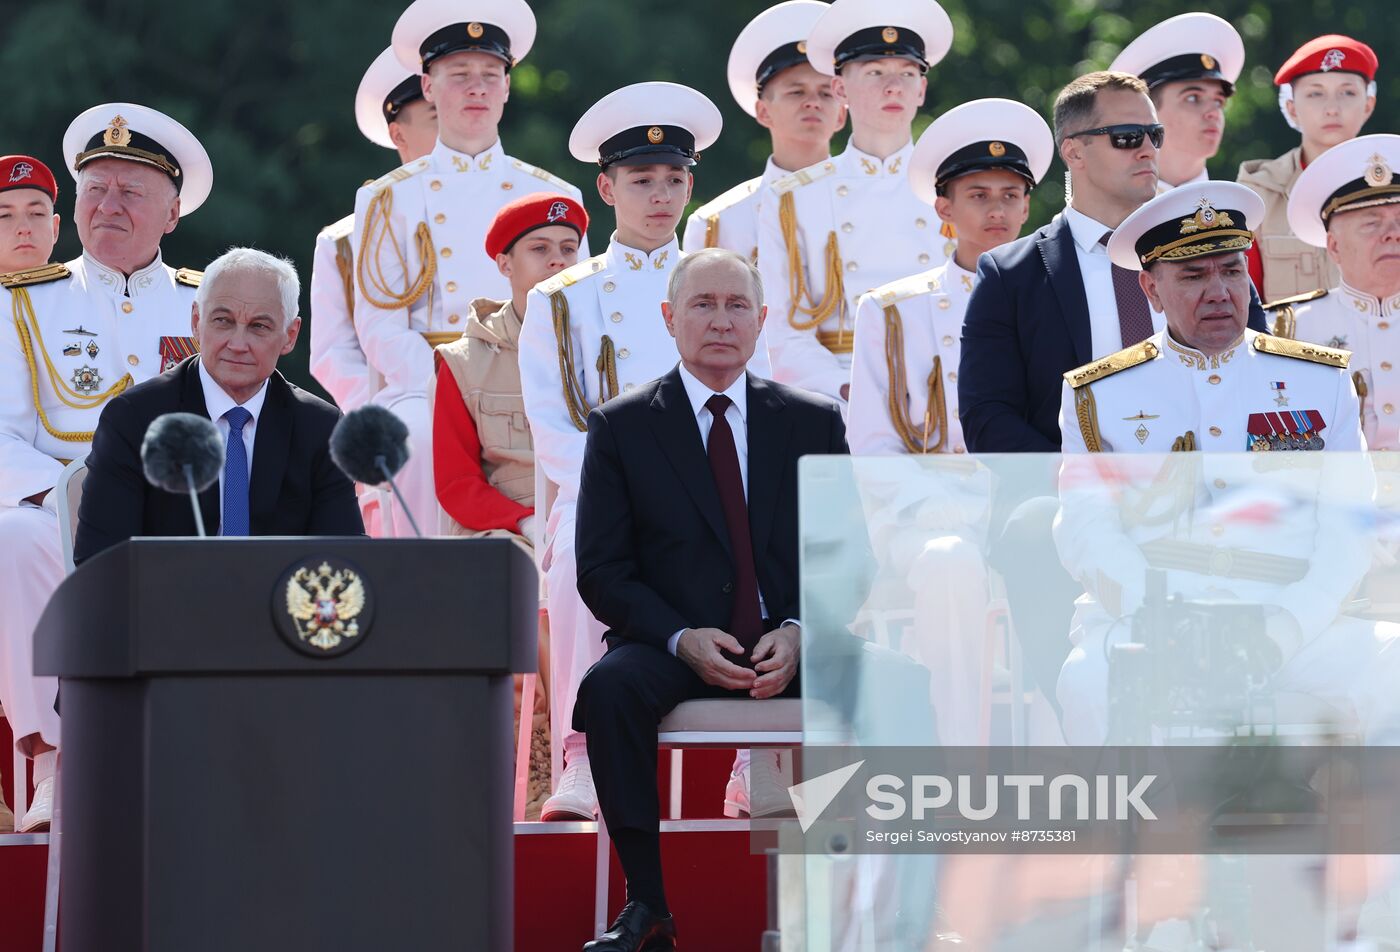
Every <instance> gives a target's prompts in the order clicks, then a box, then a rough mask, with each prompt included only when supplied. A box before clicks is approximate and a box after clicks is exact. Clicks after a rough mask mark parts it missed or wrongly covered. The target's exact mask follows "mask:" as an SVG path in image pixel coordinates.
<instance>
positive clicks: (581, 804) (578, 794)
mask: <svg viewBox="0 0 1400 952" xmlns="http://www.w3.org/2000/svg"><path fill="white" fill-rule="evenodd" d="M597 816H598V793H597V791H595V790H594V789H593V771H592V770H591V769H590V768H589V766H588V758H587V757H576V758H575V759H574V760H573V762H572V763H570V764H568V765H567V766H565V767H564V773H563V774H562V775H561V776H560V777H559V786H557V787H555V788H554V796H552V797H550V798H549V799H548V800H546V801H545V802H544V806H543V807H542V808H541V809H540V819H541V820H593V819H596V818H597Z"/></svg>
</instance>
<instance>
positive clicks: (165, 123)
mask: <svg viewBox="0 0 1400 952" xmlns="http://www.w3.org/2000/svg"><path fill="white" fill-rule="evenodd" d="M63 154H64V155H65V156H69V157H70V159H69V162H70V165H69V171H70V172H72V174H73V178H74V180H76V179H77V178H78V173H79V172H80V171H82V169H83V167H84V166H86V165H87V164H88V163H89V162H94V161H96V160H97V159H121V160H123V161H126V162H136V163H139V164H141V165H148V166H151V167H152V168H156V169H159V170H160V171H162V172H164V173H165V174H166V175H167V176H169V177H170V180H171V181H172V182H174V183H175V190H176V191H177V192H178V193H179V195H180V215H181V217H183V216H185V215H188V214H190V213H191V212H193V211H194V210H195V209H196V208H198V207H199V206H200V205H202V204H204V200H205V199H206V198H208V197H209V192H210V190H211V189H212V188H213V187H214V164H213V163H212V162H211V161H210V160H209V153H208V152H206V151H204V146H202V145H200V142H199V140H198V139H196V138H195V137H194V134H193V133H191V132H190V131H189V130H188V129H186V128H185V127H184V126H182V125H180V123H178V122H176V121H175V120H174V119H171V118H170V117H169V116H167V115H166V114H165V113H163V112H158V111H157V110H155V109H151V108H150V107H149V106H139V105H137V104H135V103H129V102H109V103H103V104H102V105H100V106H93V107H92V108H91V109H87V110H84V111H83V112H82V113H81V114H80V115H79V116H78V117H77V118H76V119H74V120H73V121H72V122H71V123H70V124H69V126H68V130H67V131H66V132H64V134H63Z"/></svg>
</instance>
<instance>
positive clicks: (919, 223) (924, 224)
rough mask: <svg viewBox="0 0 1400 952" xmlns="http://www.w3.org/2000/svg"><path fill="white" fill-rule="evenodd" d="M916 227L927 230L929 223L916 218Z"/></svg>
mask: <svg viewBox="0 0 1400 952" xmlns="http://www.w3.org/2000/svg"><path fill="white" fill-rule="evenodd" d="M914 227H915V228H927V227H928V222H926V221H925V220H924V219H922V218H916V219H914Z"/></svg>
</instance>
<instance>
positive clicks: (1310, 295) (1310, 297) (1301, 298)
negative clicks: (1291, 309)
mask: <svg viewBox="0 0 1400 952" xmlns="http://www.w3.org/2000/svg"><path fill="white" fill-rule="evenodd" d="M1326 296H1327V289H1326V288H1318V289H1317V290H1316V291H1308V292H1307V293H1306V294H1295V295H1293V296H1292V297H1286V298H1279V299H1278V300H1277V301H1272V302H1270V303H1268V304H1265V305H1264V310H1266V311H1273V310H1277V309H1278V308H1281V307H1284V306H1285V305H1288V304H1303V303H1304V302H1307V301H1316V300H1317V299H1318V298H1320V297H1326Z"/></svg>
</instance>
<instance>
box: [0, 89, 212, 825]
mask: <svg viewBox="0 0 1400 952" xmlns="http://www.w3.org/2000/svg"><path fill="white" fill-rule="evenodd" d="M63 154H64V156H65V157H66V160H67V161H68V162H69V163H70V166H69V167H70V169H71V171H72V173H73V177H74V179H75V180H76V181H77V190H76V191H77V194H76V199H75V202H74V211H73V220H74V224H75V225H76V226H77V229H78V236H79V238H80V239H81V240H82V244H83V254H82V256H81V257H78V258H75V259H74V260H72V261H69V262H68V263H66V264H51V265H46V266H44V267H41V268H33V269H30V270H28V271H23V272H20V273H18V274H13V275H8V276H6V277H5V279H4V281H3V282H0V283H3V284H4V285H5V286H6V287H7V288H8V289H9V293H8V294H7V295H5V297H6V298H7V302H6V309H7V310H9V307H10V305H11V304H12V305H13V308H14V313H15V316H16V321H15V322H14V324H13V325H11V324H8V323H7V324H6V326H5V327H3V328H0V605H3V606H4V611H3V612H0V701H2V702H3V703H4V706H5V715H6V717H8V718H9V720H10V725H11V728H12V729H13V731H14V735H15V738H16V743H17V744H18V746H19V748H20V750H21V751H23V752H24V753H26V754H28V755H30V756H34V757H35V769H34V774H35V781H36V789H35V795H34V805H33V807H32V808H31V809H30V811H29V813H28V814H27V815H26V817H25V818H24V819H23V820H22V821H21V823H20V828H21V830H26V829H28V830H33V829H38V828H41V827H43V826H45V825H46V824H47V823H48V822H49V818H50V816H51V814H52V808H53V767H54V755H53V754H52V751H53V749H54V748H56V747H58V746H59V721H58V715H57V713H55V711H54V708H53V705H54V697H55V693H56V691H57V682H56V680H55V679H54V678H36V677H34V676H33V674H32V672H33V670H34V667H33V632H34V626H35V625H36V624H37V623H38V620H39V615H40V614H41V613H42V612H43V609H44V605H45V604H46V603H47V602H48V600H49V596H50V595H51V594H52V593H53V591H54V589H55V588H57V587H58V583H59V582H61V581H62V580H63V573H64V567H63V561H62V553H61V548H60V545H59V533H58V518H57V515H56V512H57V510H56V508H55V507H56V503H57V500H56V499H55V498H54V494H53V493H52V492H51V490H52V489H53V487H54V484H55V482H56V481H57V479H58V476H59V474H60V473H61V472H62V471H63V467H64V464H65V463H66V462H67V461H68V460H71V459H74V458H77V457H81V456H84V455H86V454H87V451H88V447H89V444H90V442H91V439H92V431H93V430H94V429H95V428H96V426H97V418H98V416H99V414H100V413H101V410H102V405H103V404H104V403H106V402H107V400H108V399H110V398H111V397H113V396H115V395H117V394H118V393H121V392H122V391H123V390H125V389H127V388H128V387H130V386H132V385H133V384H137V383H140V382H142V381H143V380H147V379H149V378H151V377H154V376H156V375H157V374H159V373H161V372H162V371H164V370H166V369H167V368H169V367H171V366H174V364H176V363H178V362H179V361H180V360H182V359H183V358H185V357H187V356H189V355H190V354H193V353H194V340H193V338H192V337H191V336H190V313H191V306H192V304H193V302H194V289H195V288H196V287H198V285H199V281H200V278H201V277H202V274H201V272H199V271H191V270H188V269H184V268H181V269H179V270H176V269H175V268H172V267H169V266H168V265H166V264H165V262H164V261H163V260H162V258H161V255H160V241H161V238H163V237H164V236H165V235H166V234H168V233H169V232H171V231H173V230H174V229H175V226H176V224H177V223H178V221H179V219H180V217H182V216H184V215H188V214H189V213H190V212H193V211H194V210H195V209H197V208H198V207H199V206H200V205H201V204H202V203H203V202H204V200H205V199H206V198H207V197H208V195H209V190H210V188H211V187H212V185H213V166H212V165H211V164H210V162H209V156H208V155H207V154H206V153H205V151H204V147H203V146H201V145H200V144H199V141H198V140H197V139H195V137H194V136H193V135H191V134H190V132H189V130H187V129H186V128H185V127H184V126H182V125H180V124H179V123H178V122H176V121H175V120H173V119H171V118H169V117H168V116H165V115H163V114H162V113H159V112H156V111H155V110H153V109H148V108H146V107H145V106H138V105H133V104H131V103H108V104H105V105H102V106H94V107H93V108H91V109H89V110H87V111H86V112H84V113H83V114H82V115H80V116H78V118H76V119H74V120H73V122H72V124H71V125H70V126H69V127H68V131H67V132H66V133H65V134H64V136H63ZM108 221H112V222H116V223H119V224H120V225H121V226H122V227H120V228H100V227H98V226H100V225H102V224H104V223H105V222H108ZM36 754H37V755H38V756H35V755H36Z"/></svg>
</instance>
